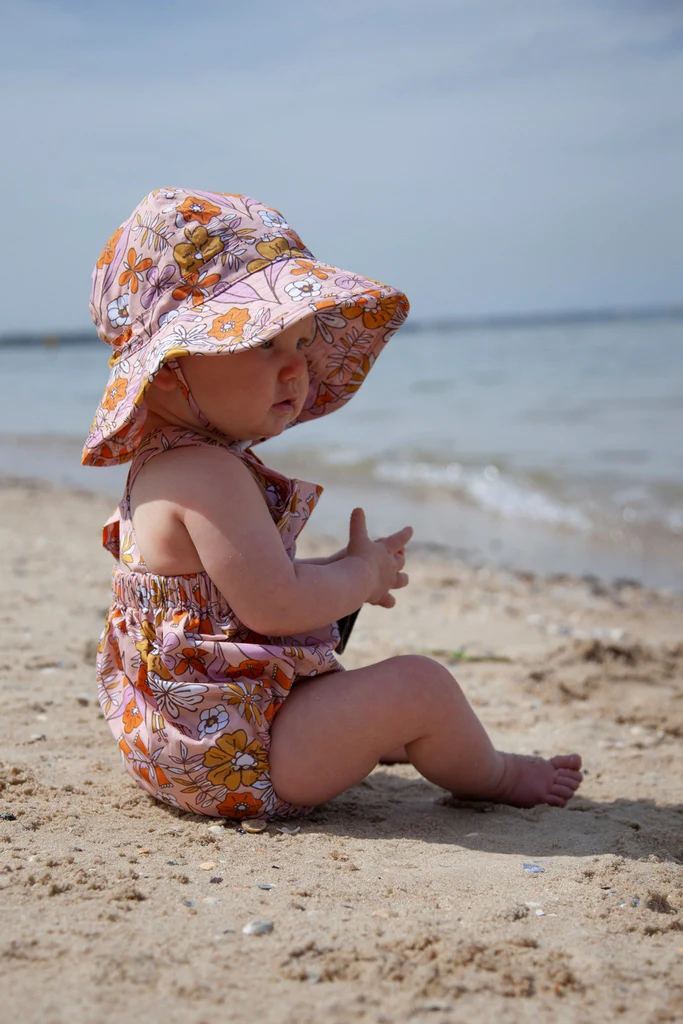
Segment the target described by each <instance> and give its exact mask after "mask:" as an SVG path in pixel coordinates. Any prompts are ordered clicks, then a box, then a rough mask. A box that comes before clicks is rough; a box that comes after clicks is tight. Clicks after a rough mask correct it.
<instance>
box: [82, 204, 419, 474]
mask: <svg viewBox="0 0 683 1024" xmlns="http://www.w3.org/2000/svg"><path fill="white" fill-rule="evenodd" d="M90 312H91V314H92V318H93V320H94V321H95V325H96V327H97V332H98V334H99V336H100V338H102V340H103V341H105V342H107V344H109V345H111V346H112V348H113V350H114V351H113V355H112V356H111V359H110V360H109V365H110V368H111V373H110V377H109V383H108V384H107V388H106V390H105V393H104V395H103V397H102V400H101V402H100V405H99V408H98V410H97V413H96V415H95V419H94V421H93V424H92V427H91V430H90V434H89V435H88V438H87V440H86V443H85V447H84V449H83V455H82V461H83V462H84V463H85V464H87V465H92V466H111V465H115V464H117V463H122V462H127V461H128V460H129V459H130V458H131V457H132V455H133V452H134V450H135V448H136V446H137V444H138V442H139V441H140V438H141V437H142V433H143V428H144V421H145V416H146V410H145V404H144V398H145V393H146V392H147V390H148V388H149V386H150V384H151V382H152V380H153V379H154V376H155V374H156V373H157V372H158V370H159V368H160V367H161V366H163V365H164V363H166V362H172V361H174V360H177V359H179V358H180V357H182V356H184V355H189V354H202V353H203V354H207V355H215V354H218V353H231V352H240V351H244V350H246V349H249V348H254V347H256V346H258V345H261V344H262V343H263V342H265V341H268V340H269V339H270V338H272V337H273V336H274V335H276V334H278V333H279V332H280V331H282V330H284V329H285V328H287V327H290V326H291V325H292V324H295V323H297V322H299V321H301V320H304V319H307V318H309V317H314V318H315V327H316V329H315V334H314V336H313V339H312V341H311V343H310V346H309V347H308V350H307V358H308V361H309V369H310V376H311V385H310V388H309V392H308V395H307V397H306V402H305V404H304V407H303V409H302V411H301V414H300V415H299V417H298V419H297V420H295V421H294V422H297V423H300V422H303V421H305V420H310V419H313V418H314V417H317V416H323V415H325V414H327V413H329V412H332V411H334V410H335V409H338V408H340V407H341V406H342V405H344V404H345V403H346V402H347V401H348V400H349V398H351V396H352V395H353V394H354V392H355V391H357V390H358V389H359V387H360V386H361V384H362V383H363V380H364V379H365V377H366V375H367V373H368V372H369V370H370V369H371V367H372V365H373V363H374V362H375V359H376V358H377V356H378V354H379V353H380V351H381V350H382V348H383V346H384V343H385V342H386V341H388V339H389V338H390V337H391V336H392V334H393V333H394V332H395V331H396V330H397V328H398V327H400V326H401V324H402V323H403V321H404V320H405V318H406V315H407V313H408V300H407V299H406V297H405V295H404V294H403V293H402V292H400V291H398V290H397V289H395V288H391V287H390V286H388V285H384V284H380V283H379V282H377V281H373V280H372V279H370V278H367V277H362V276H360V275H358V274H352V273H349V272H347V271H344V270H339V269H338V268H337V267H332V266H329V265H328V264H327V263H321V262H320V261H319V260H316V259H315V257H314V256H313V255H312V253H311V252H309V250H308V249H307V248H306V246H305V245H304V244H303V242H302V241H301V239H300V238H299V236H298V235H297V233H296V231H294V229H293V228H291V227H290V226H289V224H288V223H287V222H286V221H285V219H284V217H282V215H281V214H280V213H278V212H277V210H274V209H272V208H271V207H269V206H265V205H264V204H263V203H260V202H258V201H257V200H255V199H251V198H249V197H248V196H241V195H234V194H232V193H217V192H201V191H190V190H188V189H181V188H169V189H155V190H154V191H153V192H151V193H150V194H149V195H148V196H146V197H145V199H143V201H142V202H141V203H140V205H139V206H138V207H137V208H136V209H135V210H134V211H133V213H132V215H131V216H130V217H129V218H128V220H126V221H125V223H124V224H122V225H121V227H120V228H118V230H117V231H115V232H114V234H113V235H112V237H111V238H110V239H109V241H108V242H107V244H106V245H105V247H104V249H103V250H102V253H101V254H100V257H99V259H98V261H97V265H96V267H95V270H94V271H93V288H92V294H91V299H90ZM292 425H293V424H290V426H292Z"/></svg>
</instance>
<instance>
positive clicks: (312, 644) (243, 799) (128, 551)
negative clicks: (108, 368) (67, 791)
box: [97, 427, 342, 818]
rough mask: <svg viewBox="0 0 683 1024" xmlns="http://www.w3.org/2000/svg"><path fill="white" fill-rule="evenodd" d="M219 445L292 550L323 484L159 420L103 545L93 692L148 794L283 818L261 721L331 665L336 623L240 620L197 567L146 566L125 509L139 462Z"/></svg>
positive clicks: (204, 808)
mask: <svg viewBox="0 0 683 1024" xmlns="http://www.w3.org/2000/svg"><path fill="white" fill-rule="evenodd" d="M216 445H218V446H219V447H223V448H226V449H227V450H228V451H230V452H231V453H232V454H233V455H234V456H235V457H236V458H239V459H241V460H242V462H243V463H244V464H245V466H247V468H248V469H249V470H250V472H251V473H252V474H253V476H254V478H255V479H256V481H257V483H258V484H259V486H260V487H261V489H262V491H263V494H264V497H265V500H266V502H267V504H268V507H269V510H270V514H271V516H272V518H273V521H274V522H275V525H276V526H277V529H278V531H279V533H280V535H281V537H282V543H283V544H284V546H285V550H286V551H287V554H288V555H289V557H290V558H292V559H293V558H294V554H295V548H296V538H297V537H298V535H299V533H300V532H301V530H302V529H303V527H304V526H305V524H306V521H307V520H308V517H309V516H310V514H311V512H312V510H313V508H314V507H315V505H316V504H317V501H318V498H319V497H320V495H321V493H322V487H320V486H318V485H316V484H310V483H306V482H305V481H303V480H290V479H288V478H287V477H284V476H282V475H281V474H279V473H277V472H275V471H274V470H272V469H268V468H267V467H266V466H264V465H263V463H262V462H261V460H260V459H259V458H258V457H257V456H256V455H254V454H253V452H252V451H250V450H249V449H247V450H241V447H240V445H239V444H230V443H229V442H228V441H227V439H226V440H225V441H219V440H215V439H213V438H208V437H206V436H204V435H203V434H198V433H195V432H194V431H192V430H188V429H187V428H185V427H162V428H160V429H158V430H156V431H154V432H153V433H151V434H150V435H149V436H148V437H147V438H146V439H145V441H144V443H143V444H142V445H141V446H140V447H139V448H138V450H137V451H136V453H135V455H134V458H133V463H132V465H131V468H130V472H129V474H128V479H127V481H126V487H125V492H124V496H123V500H122V501H121V504H120V505H119V507H118V509H117V510H116V511H115V512H114V514H113V515H112V516H111V518H110V519H109V520H108V521H107V522H106V524H105V526H104V531H103V544H104V547H106V548H107V550H109V551H111V553H112V554H113V555H114V557H115V558H116V559H117V564H116V565H115V567H114V570H113V573H112V603H111V607H110V609H109V611H108V613H107V618H106V621H105V626H104V630H103V632H102V636H101V638H100V643H99V647H98V655H97V684H98V697H99V701H100V706H101V708H102V712H103V714H104V717H105V718H106V720H107V722H108V723H109V726H110V728H111V730H112V732H113V734H114V737H115V739H116V741H117V743H118V746H119V749H120V751H121V756H122V759H123V763H124V765H125V767H126V769H127V770H128V772H129V773H130V774H131V775H132V777H133V778H134V779H135V781H136V782H137V784H138V785H139V786H141V787H142V788H143V789H144V790H146V791H147V792H148V793H150V794H151V795H152V796H153V797H155V798H156V799H157V800H161V801H163V802H164V803H166V804H170V805H171V806H173V807H177V808H181V809H182V810H186V811H193V812H194V813H196V814H208V815H216V816H220V817H225V818H247V817H249V818H264V817H271V816H273V815H277V816H285V817H286V816H292V815H296V814H301V813H305V812H306V811H307V810H310V808H303V807H295V806H294V805H292V804H289V803H287V802H286V801H283V800H280V799H279V797H278V796H277V794H276V793H275V792H274V790H273V787H272V784H271V781H270V772H269V766H268V750H269V747H270V729H271V726H272V723H273V719H274V717H275V715H276V714H277V712H278V709H279V708H280V707H281V706H282V703H283V702H284V701H285V700H286V699H287V695H288V694H289V692H290V689H291V686H292V684H293V683H294V682H295V680H296V679H298V678H302V677H306V676H314V675H317V674H319V673H323V672H330V671H339V670H341V669H342V666H341V665H340V663H339V662H338V661H337V659H336V657H335V654H334V650H335V647H336V646H337V643H338V642H339V630H338V627H337V624H336V623H333V624H331V625H330V626H325V627H323V628H319V629H315V630H314V631H313V632H312V633H311V634H299V635H296V636H284V637H283V636H280V637H272V636H263V635H261V634H259V633H255V632H254V631H253V630H251V629H249V627H248V626H246V625H244V623H242V622H240V620H239V619H238V618H237V616H236V615H235V613H234V612H233V611H232V610H231V608H230V607H229V605H228V603H227V601H226V599H225V598H224V597H223V595H222V594H221V593H220V591H219V590H218V589H217V588H216V586H215V584H214V583H213V582H212V580H211V579H210V577H209V575H208V574H207V573H206V572H200V573H191V574H188V575H182V576H162V575H157V574H156V573H150V572H148V571H147V567H146V566H145V563H144V561H143V559H142V557H141V555H140V552H139V551H138V549H137V546H136V542H135V534H134V532H133V523H132V517H131V510H130V492H131V487H132V484H133V481H134V480H135V478H136V476H137V474H138V473H139V472H140V470H141V469H142V467H143V466H144V465H145V464H146V463H147V462H148V461H149V459H152V458H154V456H155V455H159V454H160V453H162V452H165V451H168V450H169V449H170V448H185V447H197V448H199V447H202V446H211V447H215V446H216Z"/></svg>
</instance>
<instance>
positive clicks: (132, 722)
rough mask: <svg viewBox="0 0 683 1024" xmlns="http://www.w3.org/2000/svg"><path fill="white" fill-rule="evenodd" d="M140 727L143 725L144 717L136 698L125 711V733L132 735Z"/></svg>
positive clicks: (127, 705)
mask: <svg viewBox="0 0 683 1024" xmlns="http://www.w3.org/2000/svg"><path fill="white" fill-rule="evenodd" d="M139 725H142V715H141V714H140V709H139V708H138V705H137V701H136V700H135V697H131V699H130V700H129V701H128V703H127V704H126V706H125V708H124V709H123V731H124V732H125V733H131V732H132V731H133V729H137V727H138V726H139Z"/></svg>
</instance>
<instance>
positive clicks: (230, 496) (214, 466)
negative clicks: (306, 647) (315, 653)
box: [167, 448, 412, 636]
mask: <svg viewBox="0 0 683 1024" xmlns="http://www.w3.org/2000/svg"><path fill="white" fill-rule="evenodd" d="M186 453H187V454H186ZM167 457H168V456H167ZM173 457H174V458H175V459H176V460H177V471H178V473H179V475H180V477H181V479H182V481H183V486H182V496H181V500H180V501H179V503H178V507H179V513H180V518H181V521H182V522H183V524H184V526H185V529H186V530H187V532H188V535H189V537H190V539H191V541H192V543H193V544H194V546H195V549H196V551H197V554H198V557H199V560H200V561H201V563H202V565H203V566H204V569H205V570H206V572H207V573H208V574H209V576H210V577H211V579H212V580H213V582H214V583H215V585H216V586H217V588H218V589H219V590H220V592H221V593H222V594H223V595H224V596H225V598H226V600H227V602H228V603H229V605H230V606H231V608H233V609H234V611H235V613H236V614H237V616H238V617H239V618H240V619H241V620H242V622H244V623H245V625H247V626H249V627H250V628H251V629H254V630H255V631H257V632H259V633H263V634H266V635H271V636H284V635H288V634H292V633H300V632H305V631H307V630H310V629H314V628H315V627H316V626H323V625H327V624H328V623H330V622H333V621H335V620H337V619H340V618H341V617H342V616H344V615H348V614H350V613H351V612H354V611H355V610H356V609H357V608H360V606H361V605H362V604H363V603H364V602H365V601H372V600H375V601H379V600H380V599H381V598H382V596H383V595H385V594H386V593H387V592H388V591H389V590H390V589H392V588H395V587H401V586H405V583H407V577H405V576H404V575H403V574H402V573H401V572H400V569H399V562H400V558H396V557H395V555H394V551H392V550H390V547H393V548H395V550H396V551H398V550H399V549H400V548H402V547H403V546H404V545H405V544H406V543H407V541H408V540H409V539H410V535H411V533H412V531H411V530H410V529H408V528H407V529H406V530H404V531H401V533H399V534H395V535H394V538H387V539H385V540H382V541H371V540H370V539H369V537H368V536H367V532H366V530H365V519H364V516H363V513H362V512H361V511H360V510H356V512H355V513H354V516H353V517H352V526H351V536H350V540H349V544H348V545H347V548H346V552H345V553H344V554H343V556H342V557H340V558H337V559H336V560H334V561H330V562H326V563H325V564H322V565H320V564H310V563H306V562H302V563H294V562H292V560H291V559H290V558H289V557H288V555H287V552H286V551H285V549H284V546H283V544H282V539H281V537H280V535H279V533H278V531H277V529H276V527H275V524H274V523H273V520H272V518H271V516H270V512H269V511H268V507H267V505H266V502H265V499H264V496H263V493H262V491H261V489H260V488H259V486H258V484H257V483H256V481H255V480H254V478H253V476H252V475H251V473H250V472H249V470H248V469H247V468H246V466H244V465H243V463H242V462H241V461H240V460H239V459H238V458H235V457H234V456H233V455H230V454H228V453H226V452H225V451H221V450H220V449H211V448H205V449H199V450H197V449H191V450H189V449H183V450H180V451H178V452H174V453H173ZM207 481H210V486H207ZM401 566H402V562H401Z"/></svg>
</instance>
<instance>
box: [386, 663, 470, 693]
mask: <svg viewBox="0 0 683 1024" xmlns="http://www.w3.org/2000/svg"><path fill="white" fill-rule="evenodd" d="M396 661H397V662H400V663H401V674H404V675H405V676H407V677H408V678H409V679H410V682H411V683H414V684H415V685H416V687H419V692H420V696H421V698H426V697H429V698H430V699H431V701H433V702H438V703H444V702H448V701H451V700H453V699H456V700H457V699H459V698H461V697H462V690H461V689H460V686H459V685H458V682H457V680H456V679H455V678H454V677H453V676H452V675H451V673H450V672H449V671H448V669H447V668H446V667H445V665H442V664H441V662H439V661H435V660H434V658H428V657H427V656H426V655H424V654H402V655H399V656H398V657H397V658H396Z"/></svg>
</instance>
